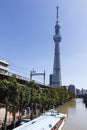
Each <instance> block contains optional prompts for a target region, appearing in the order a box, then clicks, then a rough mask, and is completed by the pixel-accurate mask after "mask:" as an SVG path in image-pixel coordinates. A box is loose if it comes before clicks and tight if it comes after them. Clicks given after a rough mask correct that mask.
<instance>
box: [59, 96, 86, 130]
mask: <svg viewBox="0 0 87 130" xmlns="http://www.w3.org/2000/svg"><path fill="white" fill-rule="evenodd" d="M58 111H60V112H62V113H66V114H67V115H68V117H67V120H66V122H65V124H64V127H63V130H87V108H86V106H85V104H84V103H83V99H79V98H77V99H74V100H72V101H70V102H68V103H65V104H64V105H61V106H60V107H58Z"/></svg>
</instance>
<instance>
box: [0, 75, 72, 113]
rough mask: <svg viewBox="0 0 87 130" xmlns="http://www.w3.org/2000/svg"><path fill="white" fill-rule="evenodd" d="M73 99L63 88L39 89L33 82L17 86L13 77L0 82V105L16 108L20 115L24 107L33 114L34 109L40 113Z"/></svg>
mask: <svg viewBox="0 0 87 130" xmlns="http://www.w3.org/2000/svg"><path fill="white" fill-rule="evenodd" d="M73 97H74V95H73V94H72V93H71V92H69V91H68V90H67V89H66V87H64V86H62V87H56V88H52V87H44V88H41V87H40V86H39V85H38V84H37V83H35V82H34V81H31V82H28V81H26V82H25V84H19V83H18V82H17V80H16V79H15V78H14V77H10V78H9V79H8V80H7V79H4V80H0V103H4V104H8V105H10V106H11V105H12V106H16V107H17V108H18V111H19V112H20V113H21V111H22V110H23V109H24V108H26V107H30V109H31V111H32V113H34V114H36V109H38V110H39V111H40V112H41V113H42V112H43V111H44V110H48V109H51V108H53V107H58V106H59V105H61V104H63V103H65V102H67V101H69V100H71V99H72V98H73Z"/></svg>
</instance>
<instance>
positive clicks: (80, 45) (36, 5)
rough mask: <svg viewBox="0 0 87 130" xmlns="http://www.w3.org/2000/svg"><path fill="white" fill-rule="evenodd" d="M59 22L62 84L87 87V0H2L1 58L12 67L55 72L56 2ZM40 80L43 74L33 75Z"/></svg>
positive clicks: (22, 70) (20, 71) (23, 71)
mask: <svg viewBox="0 0 87 130" xmlns="http://www.w3.org/2000/svg"><path fill="white" fill-rule="evenodd" d="M57 5H59V24H60V26H61V29H60V33H61V36H62V41H61V43H60V56H61V75H62V84H63V85H69V84H74V85H75V86H76V87H77V88H85V89H87V58H86V57H87V0H62V1H60V0H0V59H4V60H7V61H8V62H9V64H10V66H9V69H10V71H12V72H14V73H17V74H20V75H24V76H26V77H30V71H31V70H32V69H33V68H34V69H35V70H36V72H43V71H44V69H45V71H46V83H47V84H48V83H49V74H51V73H52V72H53V60H54V41H53V35H54V33H55V30H54V26H55V23H56V6H57ZM33 79H36V80H38V81H40V82H43V78H42V77H41V76H40V77H33Z"/></svg>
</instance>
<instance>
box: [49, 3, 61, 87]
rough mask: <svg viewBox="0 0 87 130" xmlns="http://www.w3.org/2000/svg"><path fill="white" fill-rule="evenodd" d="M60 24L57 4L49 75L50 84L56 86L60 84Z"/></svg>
mask: <svg viewBox="0 0 87 130" xmlns="http://www.w3.org/2000/svg"><path fill="white" fill-rule="evenodd" d="M59 30H60V26H59V23H58V6H57V21H56V25H55V35H54V36H53V40H54V43H55V50H54V65H53V74H52V75H51V80H50V81H51V86H53V87H58V86H61V85H62V83H61V66H60V45H59V43H60V42H61V36H60V32H59Z"/></svg>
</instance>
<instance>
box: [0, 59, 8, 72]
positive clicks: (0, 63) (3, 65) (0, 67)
mask: <svg viewBox="0 0 87 130" xmlns="http://www.w3.org/2000/svg"><path fill="white" fill-rule="evenodd" d="M8 66H9V64H8V62H6V61H4V60H0V73H2V74H7V73H8V71H9V68H8Z"/></svg>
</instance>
